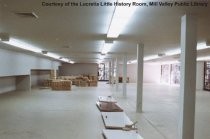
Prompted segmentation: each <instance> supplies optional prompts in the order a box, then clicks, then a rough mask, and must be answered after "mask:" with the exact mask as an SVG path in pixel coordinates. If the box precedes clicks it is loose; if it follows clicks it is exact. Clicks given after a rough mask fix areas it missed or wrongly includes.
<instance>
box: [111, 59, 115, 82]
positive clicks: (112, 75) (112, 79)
mask: <svg viewBox="0 0 210 139" xmlns="http://www.w3.org/2000/svg"><path fill="white" fill-rule="evenodd" d="M114 65H115V64H114V59H113V60H112V80H111V81H112V86H113V85H114Z"/></svg>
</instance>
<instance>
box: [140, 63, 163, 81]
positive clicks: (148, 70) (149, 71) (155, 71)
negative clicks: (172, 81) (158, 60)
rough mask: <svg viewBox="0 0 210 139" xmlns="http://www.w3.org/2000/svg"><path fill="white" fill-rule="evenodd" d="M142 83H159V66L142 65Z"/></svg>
mask: <svg viewBox="0 0 210 139" xmlns="http://www.w3.org/2000/svg"><path fill="white" fill-rule="evenodd" d="M143 74H144V80H143V82H144V83H160V77H161V65H159V64H147V63H145V64H144V71H143Z"/></svg>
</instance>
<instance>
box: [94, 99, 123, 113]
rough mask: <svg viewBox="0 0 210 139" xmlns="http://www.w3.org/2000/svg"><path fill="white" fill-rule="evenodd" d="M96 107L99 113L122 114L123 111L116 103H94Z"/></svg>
mask: <svg viewBox="0 0 210 139" xmlns="http://www.w3.org/2000/svg"><path fill="white" fill-rule="evenodd" d="M96 106H97V107H98V109H99V110H100V111H101V112H122V111H123V109H122V108H120V106H119V105H118V104H117V103H113V102H99V101H97V102H96Z"/></svg>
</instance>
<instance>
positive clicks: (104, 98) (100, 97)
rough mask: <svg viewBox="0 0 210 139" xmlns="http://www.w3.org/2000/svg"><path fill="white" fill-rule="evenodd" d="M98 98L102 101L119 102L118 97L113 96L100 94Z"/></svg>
mask: <svg viewBox="0 0 210 139" xmlns="http://www.w3.org/2000/svg"><path fill="white" fill-rule="evenodd" d="M98 100H99V101H100V102H114V103H116V102H117V101H116V99H115V98H114V97H112V96H99V97H98Z"/></svg>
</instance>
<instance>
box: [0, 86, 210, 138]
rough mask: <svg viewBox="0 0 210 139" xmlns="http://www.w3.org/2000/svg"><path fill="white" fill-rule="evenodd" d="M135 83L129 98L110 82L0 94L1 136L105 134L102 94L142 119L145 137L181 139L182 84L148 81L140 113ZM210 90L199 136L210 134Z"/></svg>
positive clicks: (201, 106)
mask: <svg viewBox="0 0 210 139" xmlns="http://www.w3.org/2000/svg"><path fill="white" fill-rule="evenodd" d="M135 93H136V87H135V84H128V93H127V98H126V99H125V98H123V97H122V90H121V87H120V88H119V90H118V91H116V90H115V87H111V86H110V85H108V84H105V83H99V86H98V87H84V88H80V87H73V88H72V91H57V92H56V91H51V90H49V89H42V90H41V89H34V90H32V91H31V92H17V91H15V92H10V93H5V94H1V95H0V139H29V138H30V139H102V138H103V137H102V135H101V132H102V129H104V126H103V122H102V119H101V115H100V112H99V111H98V109H97V107H96V106H95V101H96V100H97V97H98V96H99V95H111V94H113V95H114V96H115V98H116V99H117V101H118V102H119V104H120V105H121V106H122V108H123V109H124V110H125V112H126V113H127V115H128V116H129V117H130V119H131V120H133V121H138V125H137V126H138V128H139V133H140V134H141V135H142V136H143V137H144V139H177V123H178V97H179V87H177V86H167V85H154V84H145V85H144V102H143V109H144V112H143V113H141V114H136V113H135V101H136V98H135V96H136V94H135ZM209 108H210V92H206V91H197V99H196V120H195V123H196V128H195V139H210V132H209V129H210V109H209Z"/></svg>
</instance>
